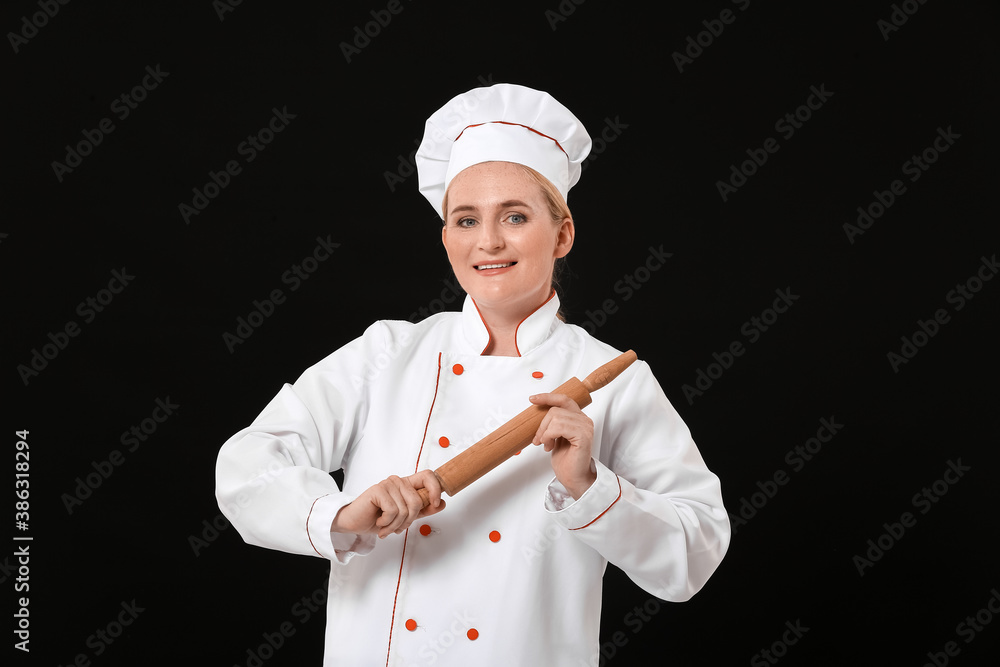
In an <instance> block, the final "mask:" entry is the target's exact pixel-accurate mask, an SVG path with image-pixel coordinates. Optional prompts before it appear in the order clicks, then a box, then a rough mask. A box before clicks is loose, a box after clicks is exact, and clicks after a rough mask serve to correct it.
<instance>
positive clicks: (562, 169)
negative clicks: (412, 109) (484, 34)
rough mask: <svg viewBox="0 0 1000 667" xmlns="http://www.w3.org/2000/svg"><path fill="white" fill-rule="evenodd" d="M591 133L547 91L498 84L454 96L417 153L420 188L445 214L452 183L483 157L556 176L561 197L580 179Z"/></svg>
mask: <svg viewBox="0 0 1000 667" xmlns="http://www.w3.org/2000/svg"><path fill="white" fill-rule="evenodd" d="M590 145H591V142H590V135H589V134H587V130H586V129H585V128H584V127H583V123H581V122H580V121H579V120H578V119H577V118H576V116H574V115H573V114H572V113H571V112H570V110H569V109H567V108H566V107H564V106H563V105H562V104H560V103H559V102H557V101H556V100H555V99H554V98H553V97H552V96H551V95H549V94H548V93H545V92H542V91H539V90H534V89H532V88H526V87H525V86H518V85H515V84H511V83H498V84H495V85H493V86H488V87H484V88H474V89H473V90H470V91H469V92H467V93H462V94H461V95H457V96H456V97H454V98H452V99H451V100H450V101H449V102H448V103H447V104H445V105H444V106H443V107H441V108H440V109H438V110H437V111H435V112H434V114H432V115H431V117H430V118H428V119H427V123H426V125H425V127H424V138H423V141H421V143H420V147H419V148H418V149H417V153H416V163H417V175H418V179H419V182H420V192H421V193H422V194H423V195H424V197H426V198H427V201H429V202H430V203H431V206H433V207H434V210H435V211H437V212H438V215H442V211H441V203H442V201H443V199H444V193H445V190H447V189H448V184H449V183H451V180H452V179H453V178H455V176H457V175H458V174H459V172H461V171H462V170H463V169H465V168H466V167H471V166H472V165H474V164H479V163H480V162H489V161H501V162H516V163H518V164H523V165H526V166H528V167H531V168H532V169H534V170H535V171H537V172H539V173H540V174H542V175H543V176H545V177H546V178H547V179H549V180H550V181H552V183H553V184H554V185H555V186H556V188H557V189H558V190H559V192H560V193H562V196H563V199H566V196H567V194H568V193H569V189H570V188H571V187H573V186H574V185H576V182H577V181H578V180H580V170H581V166H580V165H581V164H582V163H583V161H584V159H585V158H586V157H587V154H588V153H590Z"/></svg>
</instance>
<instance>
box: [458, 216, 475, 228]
mask: <svg viewBox="0 0 1000 667" xmlns="http://www.w3.org/2000/svg"><path fill="white" fill-rule="evenodd" d="M475 224H476V219H475V218H461V219H459V220H458V222H456V223H455V226H456V227H472V226H473V225H475Z"/></svg>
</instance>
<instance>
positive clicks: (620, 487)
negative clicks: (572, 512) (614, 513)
mask: <svg viewBox="0 0 1000 667" xmlns="http://www.w3.org/2000/svg"><path fill="white" fill-rule="evenodd" d="M615 480H616V481H617V482H618V497H617V498H615V499H614V501H613V502H612V503H611V504H610V505H608V509H606V510H604V511H603V512H601V513H600V514H598V515H597V516H596V517H595V518H594V520H593V521H591V522H590V523H588V524H587V525H586V526H580V527H579V528H570V530H583V529H584V528H586V527H587V526H590V525H593V524H594V523H595V522H596V521H597V520H598V519H600V518H601V517H602V516H604V515H605V514H607V513H608V510H609V509H611V508H612V507H614V506H615V503H617V502H618V501H619V500H621V497H622V480H621V477H619V476H618V475H615Z"/></svg>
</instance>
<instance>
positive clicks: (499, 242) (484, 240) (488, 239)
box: [479, 222, 504, 250]
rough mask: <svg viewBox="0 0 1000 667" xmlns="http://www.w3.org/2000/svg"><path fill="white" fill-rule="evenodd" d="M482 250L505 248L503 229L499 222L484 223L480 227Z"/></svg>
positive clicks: (480, 245)
mask: <svg viewBox="0 0 1000 667" xmlns="http://www.w3.org/2000/svg"><path fill="white" fill-rule="evenodd" d="M479 247H480V249H481V250H499V249H500V248H503V247H504V238H503V229H501V227H500V223H498V222H483V223H482V224H481V225H480V226H479Z"/></svg>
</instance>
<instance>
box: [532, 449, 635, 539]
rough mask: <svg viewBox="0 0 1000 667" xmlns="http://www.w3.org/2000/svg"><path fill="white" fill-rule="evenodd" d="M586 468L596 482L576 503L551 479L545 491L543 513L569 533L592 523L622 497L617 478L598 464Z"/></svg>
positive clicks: (559, 484) (594, 463)
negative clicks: (595, 477)
mask: <svg viewBox="0 0 1000 667" xmlns="http://www.w3.org/2000/svg"><path fill="white" fill-rule="evenodd" d="M590 466H591V468H592V469H594V470H595V472H596V473H597V479H596V480H595V481H594V483H593V484H591V485H590V488H589V489H587V490H586V491H584V493H583V495H582V496H580V497H579V498H578V499H577V500H575V501H574V500H573V496H571V495H570V494H569V492H568V491H567V490H566V487H564V486H563V485H562V484H561V483H560V482H559V480H557V479H555V478H553V479H552V481H551V482H549V486H548V488H546V490H545V510H546V511H547V512H548V513H549V514H551V515H552V518H554V519H555V520H556V521H557V522H558V523H559V524H560V525H561V526H563V527H564V528H567V529H569V530H580V529H581V528H586V527H587V526H589V525H590V524H592V523H594V522H595V521H597V520H598V519H600V518H601V517H602V516H604V513H605V512H607V511H608V510H609V509H611V507H612V505H614V504H615V503H616V502H618V499H619V498H621V496H622V485H621V481H620V480H619V479H618V475H616V474H615V473H613V472H611V470H610V469H609V468H608V467H607V466H605V465H604V464H603V463H601V462H600V461H593V460H591V464H590Z"/></svg>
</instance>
